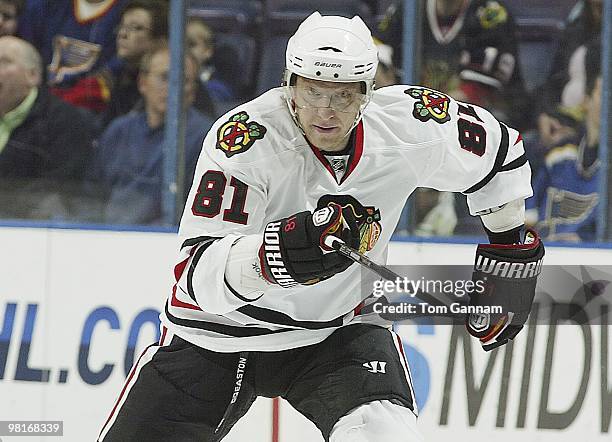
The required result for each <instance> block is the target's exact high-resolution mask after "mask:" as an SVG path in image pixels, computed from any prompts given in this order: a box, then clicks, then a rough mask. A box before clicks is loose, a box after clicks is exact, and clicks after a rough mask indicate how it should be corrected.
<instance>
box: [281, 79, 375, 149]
mask: <svg viewBox="0 0 612 442" xmlns="http://www.w3.org/2000/svg"><path fill="white" fill-rule="evenodd" d="M292 95H293V100H294V105H295V110H296V114H297V117H298V120H299V122H300V125H301V126H302V130H303V131H304V133H305V135H306V138H307V139H308V141H309V142H310V143H311V144H313V145H314V146H316V147H317V148H319V149H322V150H326V151H331V152H333V151H340V150H342V149H344V148H345V147H346V144H347V142H348V139H349V136H350V133H349V131H350V129H351V126H352V125H353V123H354V122H355V118H357V115H358V113H359V110H360V107H361V105H362V104H363V103H364V100H365V97H364V95H363V94H361V86H360V84H359V83H335V82H329V81H317V80H309V79H307V78H303V77H298V78H297V82H296V84H295V87H294V89H293V90H292Z"/></svg>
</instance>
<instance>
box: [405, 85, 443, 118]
mask: <svg viewBox="0 0 612 442" xmlns="http://www.w3.org/2000/svg"><path fill="white" fill-rule="evenodd" d="M404 93H405V94H408V95H410V96H411V97H412V98H416V99H417V100H419V101H417V102H416V103H414V109H413V110H412V115H413V116H414V118H416V119H417V120H420V121H423V122H426V121H429V120H434V121H435V122H436V123H440V124H442V123H446V122H447V121H449V120H450V115H449V114H448V104H449V103H450V98H448V96H446V95H444V94H443V93H441V92H438V91H434V90H433V89H427V88H410V89H406V90H405V91H404Z"/></svg>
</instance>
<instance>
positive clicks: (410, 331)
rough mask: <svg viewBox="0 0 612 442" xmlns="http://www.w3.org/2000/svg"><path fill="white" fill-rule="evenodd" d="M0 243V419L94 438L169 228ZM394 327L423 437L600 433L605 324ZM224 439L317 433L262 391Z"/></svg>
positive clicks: (152, 308)
mask: <svg viewBox="0 0 612 442" xmlns="http://www.w3.org/2000/svg"><path fill="white" fill-rule="evenodd" d="M0 244H2V252H1V253H0V269H1V271H2V278H0V420H20V421H22V420H54V421H56V420H62V421H64V437H63V439H61V440H67V441H75V442H77V441H78V442H80V441H93V440H95V437H96V434H97V432H98V430H99V428H100V427H101V425H102V423H103V422H104V421H105V419H106V417H107V415H108V413H109V411H110V409H111V408H112V405H113V401H114V399H115V397H116V395H117V394H118V392H119V390H120V389H121V386H122V384H123V380H124V379H125V376H126V373H127V371H128V370H129V368H130V366H131V364H132V363H133V361H134V359H135V358H137V357H138V355H139V353H140V352H141V351H142V349H143V348H144V347H146V346H147V345H148V344H150V343H151V342H152V341H154V340H155V339H157V337H158V333H159V331H158V319H157V316H158V313H159V309H160V306H162V305H163V302H164V298H165V297H166V294H167V291H168V290H169V288H170V286H171V283H172V281H171V279H170V278H171V268H172V266H173V260H174V258H175V256H176V249H177V242H176V238H175V236H174V235H171V234H161V233H139V232H105V231H79V230H53V229H49V230H45V229H28V228H0ZM473 250H474V247H473V246H469V245H459V244H412V243H400V242H397V243H393V244H392V245H391V249H390V262H392V263H402V264H411V263H415V264H416V263H419V264H423V263H437V264H440V263H447V264H466V263H469V262H471V261H472V259H473ZM546 262H547V263H548V264H553V263H555V264H571V263H580V264H603V263H612V250H608V249H576V248H571V249H564V248H549V249H548V251H547V258H546ZM397 331H398V332H399V333H400V334H401V336H402V339H403V342H404V347H405V350H406V353H407V354H408V357H409V362H410V365H411V368H412V375H413V377H414V381H415V390H416V395H417V400H418V402H419V405H420V407H421V410H420V419H419V421H420V426H421V428H422V431H423V433H424V434H425V435H426V439H427V440H429V441H439V440H446V439H442V438H443V437H445V438H448V440H453V441H458V442H460V441H473V440H474V439H475V438H476V437H478V438H479V439H480V438H481V437H484V438H489V437H494V438H495V440H496V442H505V441H507V442H515V441H516V440H517V439H519V438H520V439H521V440H523V441H555V442H562V441H571V442H575V441H576V440H583V441H589V442H591V441H599V440H601V441H603V440H610V417H611V412H612V356H611V354H612V344H611V343H610V342H611V340H612V339H611V338H612V337H611V336H610V327H609V326H607V325H606V326H599V325H598V326H595V325H592V326H585V327H582V328H581V327H578V326H559V327H554V328H553V327H550V326H545V325H538V326H535V327H532V330H531V333H530V330H524V331H523V332H522V333H521V335H520V336H519V338H517V340H516V342H515V344H514V346H513V347H511V348H510V347H507V348H506V349H504V350H501V351H498V352H496V353H493V354H492V355H490V354H485V353H484V352H482V351H481V350H480V348H479V347H478V346H477V343H476V342H475V341H473V340H471V339H467V337H466V335H465V333H464V331H463V330H462V329H461V328H456V329H455V330H453V329H452V327H449V326H439V325H438V326H433V325H419V326H417V325H414V324H410V325H401V326H398V327H397ZM0 439H5V440H13V439H12V438H11V437H6V438H4V436H0ZM19 440H23V441H28V440H41V441H45V440H52V439H49V438H40V437H38V438H36V437H23V438H22V439H19ZM228 440H229V441H230V442H238V441H241V442H242V441H249V442H270V441H272V442H307V441H308V442H312V441H317V440H322V439H321V438H320V436H319V435H318V434H317V430H316V429H315V427H314V426H313V425H312V424H311V423H310V422H308V421H306V420H305V419H303V418H302V417H301V416H300V415H299V414H298V413H297V412H295V411H294V410H293V409H292V408H291V407H290V406H289V405H288V404H286V403H284V402H282V401H281V402H280V407H279V412H278V418H277V419H273V405H272V401H271V400H262V399H260V400H258V401H257V402H256V404H255V405H254V406H253V408H252V409H251V411H250V412H249V413H248V415H247V417H246V418H245V419H243V420H242V421H241V422H239V424H238V425H237V426H236V427H235V428H234V429H233V430H232V433H231V434H230V436H229V437H228Z"/></svg>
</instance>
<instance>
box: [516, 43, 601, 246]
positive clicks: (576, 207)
mask: <svg viewBox="0 0 612 442" xmlns="http://www.w3.org/2000/svg"><path fill="white" fill-rule="evenodd" d="M600 54H601V52H600V47H599V42H598V41H596V42H594V43H593V44H591V45H589V46H587V56H586V66H587V70H586V72H587V80H586V81H587V97H586V98H585V101H584V107H585V121H584V128H583V130H582V132H581V134H580V135H579V136H576V137H570V138H569V139H566V140H564V141H562V142H560V143H558V146H557V147H555V148H553V149H551V150H550V151H548V152H547V154H546V157H545V159H544V165H543V166H542V167H541V168H540V170H539V171H538V173H537V175H536V176H535V178H534V180H533V192H534V193H533V197H532V198H529V199H528V200H527V201H526V209H527V211H526V217H527V222H528V223H530V224H534V225H536V228H537V229H538V231H539V232H540V233H541V235H542V236H543V237H544V236H547V237H548V238H549V239H552V240H562V241H594V240H595V232H596V219H597V205H598V204H599V193H598V188H599V179H600V173H601V167H600V161H599V159H598V151H599V132H600V131H599V122H600V115H601V94H602V78H601V71H600V68H599V67H600V63H599V57H600Z"/></svg>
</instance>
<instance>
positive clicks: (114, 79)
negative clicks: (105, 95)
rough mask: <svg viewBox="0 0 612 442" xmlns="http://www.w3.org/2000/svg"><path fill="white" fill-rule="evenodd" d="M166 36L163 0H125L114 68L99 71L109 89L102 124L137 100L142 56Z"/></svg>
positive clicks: (128, 109)
mask: <svg viewBox="0 0 612 442" xmlns="http://www.w3.org/2000/svg"><path fill="white" fill-rule="evenodd" d="M167 37H168V4H167V2H166V1H165V0H128V3H127V5H126V6H125V8H124V9H123V11H122V12H121V20H120V22H119V25H118V26H117V39H116V41H117V68H116V69H113V70H104V71H102V72H101V73H100V75H101V77H102V78H103V81H104V82H105V83H106V88H107V90H110V102H109V103H108V108H107V109H106V111H105V113H104V116H103V124H104V125H105V126H106V125H107V124H108V123H110V121H112V120H113V119H115V118H117V117H119V116H121V115H124V114H126V113H128V112H129V111H131V110H132V109H133V108H134V106H136V105H137V104H138V103H139V101H140V100H141V96H140V93H139V90H138V71H139V67H140V62H141V60H142V57H143V56H144V54H146V53H147V52H148V51H149V50H150V49H151V48H152V47H153V46H155V44H156V43H158V42H159V41H163V40H166V39H167Z"/></svg>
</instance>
